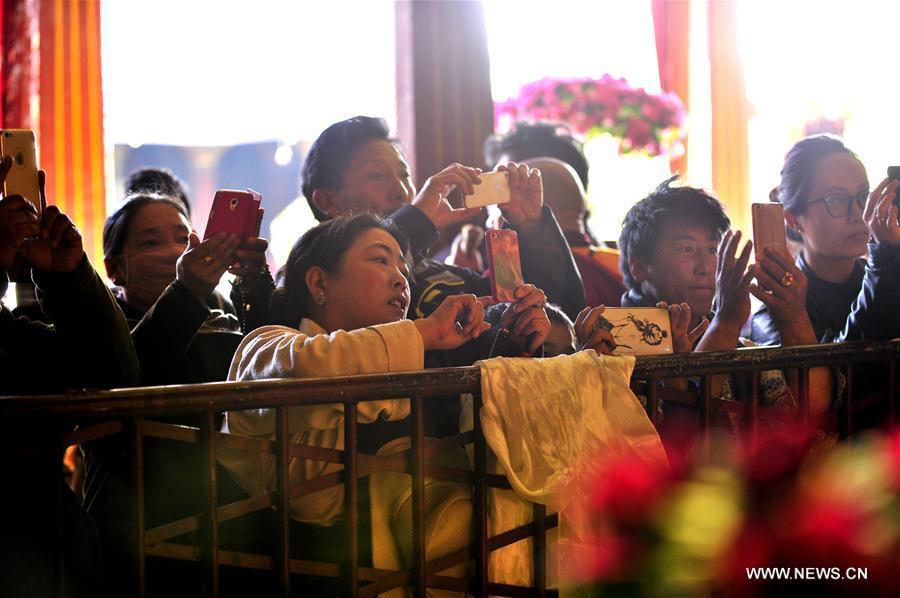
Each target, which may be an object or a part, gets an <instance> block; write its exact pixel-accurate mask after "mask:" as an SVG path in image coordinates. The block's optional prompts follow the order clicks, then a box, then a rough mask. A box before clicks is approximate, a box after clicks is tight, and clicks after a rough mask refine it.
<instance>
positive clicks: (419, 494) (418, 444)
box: [410, 396, 427, 596]
mask: <svg viewBox="0 0 900 598" xmlns="http://www.w3.org/2000/svg"><path fill="white" fill-rule="evenodd" d="M410 400H411V403H412V404H411V405H410V407H411V413H410V417H411V418H412V424H413V434H412V505H413V509H412V511H413V518H412V519H413V521H412V523H413V526H412V528H413V537H412V545H413V555H415V557H414V559H415V560H414V562H413V574H414V577H413V593H414V595H416V596H424V595H425V561H426V560H427V555H426V554H425V409H424V404H423V403H422V399H421V397H418V396H417V397H414V398H412V399H410Z"/></svg>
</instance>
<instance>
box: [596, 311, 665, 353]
mask: <svg viewBox="0 0 900 598" xmlns="http://www.w3.org/2000/svg"><path fill="white" fill-rule="evenodd" d="M596 326H597V327H598V328H603V329H605V330H606V331H608V332H609V333H610V334H612V335H613V338H614V339H615V342H616V348H615V349H614V350H613V355H669V354H671V353H672V350H673V347H672V324H671V322H670V321H669V310H667V309H660V308H658V307H607V308H606V309H605V310H604V311H603V314H602V315H601V316H600V319H599V320H597V324H596Z"/></svg>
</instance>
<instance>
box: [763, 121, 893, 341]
mask: <svg viewBox="0 0 900 598" xmlns="http://www.w3.org/2000/svg"><path fill="white" fill-rule="evenodd" d="M897 186H898V182H897V181H890V180H888V179H885V180H883V181H882V182H881V183H880V184H879V185H878V186H877V187H876V188H875V190H874V191H871V192H870V191H869V179H868V176H867V175H866V169H865V167H864V166H863V164H862V162H861V161H860V159H859V158H858V157H857V156H856V154H854V153H853V152H852V151H850V150H849V149H848V148H847V147H846V146H845V145H844V143H843V142H842V141H841V140H840V139H838V138H837V137H832V136H828V135H817V136H814V137H807V138H806V139H802V140H800V141H798V142H797V143H796V144H794V146H793V147H792V148H791V149H790V151H789V152H788V153H787V155H786V156H785V161H784V167H783V169H782V171H781V183H780V184H779V185H778V187H776V188H775V189H773V190H772V193H771V194H770V196H769V199H770V200H771V201H775V202H780V203H781V204H783V205H784V219H785V224H786V228H787V235H788V238H789V239H791V240H792V241H794V242H795V243H797V244H798V245H799V251H798V253H797V258H796V262H797V266H798V267H799V268H800V270H801V271H802V272H803V273H804V274H805V275H806V277H807V279H808V288H807V294H806V310H807V312H808V313H809V317H810V320H811V322H812V325H813V330H814V331H815V335H816V338H818V339H819V342H833V341H842V340H864V339H867V340H876V339H879V338H880V339H884V338H892V337H893V336H897V335H898V334H900V326H898V322H897V320H898V318H900V315H898V312H900V310H898V309H897V298H898V296H900V288H898V279H900V277H898V275H897V274H898V269H900V259H898V258H900V226H898V223H897V207H896V206H894V205H893V201H894V197H895V195H896V191H897ZM867 244H868V246H867ZM867 250H868V255H869V258H868V261H867V260H866V259H864V258H863V257H862V256H864V255H866V252H867ZM780 283H781V284H782V285H785V286H789V285H790V284H791V283H792V278H791V277H790V276H789V275H788V274H785V277H784V278H783V279H782V280H781V281H780ZM750 336H751V338H752V340H754V341H756V342H758V343H761V344H767V345H768V344H778V343H780V341H781V339H780V336H779V334H778V329H777V327H776V326H775V325H774V323H773V321H772V317H771V315H770V313H769V308H768V307H767V306H766V305H761V306H759V307H758V308H757V309H756V310H755V311H754V314H753V319H752V329H751V334H750Z"/></svg>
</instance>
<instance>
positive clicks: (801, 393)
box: [797, 368, 809, 427]
mask: <svg viewBox="0 0 900 598" xmlns="http://www.w3.org/2000/svg"><path fill="white" fill-rule="evenodd" d="M797 406H798V408H799V416H800V425H802V426H804V427H805V426H807V425H809V368H798V369H797Z"/></svg>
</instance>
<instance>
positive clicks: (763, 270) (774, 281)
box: [750, 247, 817, 345]
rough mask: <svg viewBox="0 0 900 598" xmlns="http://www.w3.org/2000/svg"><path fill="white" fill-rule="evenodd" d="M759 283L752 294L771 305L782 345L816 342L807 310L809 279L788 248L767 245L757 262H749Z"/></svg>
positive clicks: (753, 287)
mask: <svg viewBox="0 0 900 598" xmlns="http://www.w3.org/2000/svg"><path fill="white" fill-rule="evenodd" d="M750 270H751V271H752V272H753V276H754V277H755V278H756V283H755V284H751V285H750V292H751V293H753V296H754V297H756V298H757V299H759V300H760V301H762V302H763V303H765V304H766V305H767V306H768V308H769V314H770V315H771V316H772V321H773V322H775V325H776V326H777V327H778V331H779V332H780V333H781V341H782V344H783V345H798V344H816V342H817V340H816V337H815V332H814V331H813V327H812V323H811V322H810V320H809V315H808V314H807V312H806V288H807V279H806V275H805V274H803V271H801V270H800V268H798V267H797V265H796V264H795V263H794V261H793V260H792V259H791V256H790V255H788V254H787V253H786V252H785V251H783V250H780V249H775V248H773V247H767V248H766V251H765V255H764V256H762V257H761V259H759V261H758V263H756V264H753V265H752V266H750Z"/></svg>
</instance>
